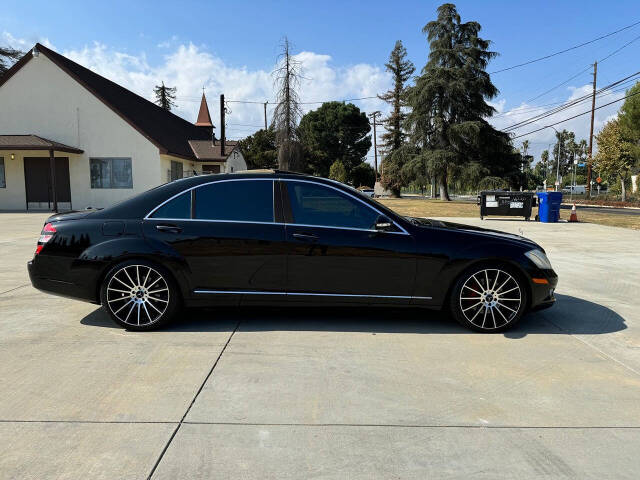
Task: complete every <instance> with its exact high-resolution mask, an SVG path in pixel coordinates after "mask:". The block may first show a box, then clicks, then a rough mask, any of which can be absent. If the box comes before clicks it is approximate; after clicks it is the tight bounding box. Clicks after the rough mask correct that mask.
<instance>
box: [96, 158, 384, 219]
mask: <svg viewBox="0 0 640 480" xmlns="http://www.w3.org/2000/svg"><path fill="white" fill-rule="evenodd" d="M243 178H246V179H252V178H270V179H274V180H275V179H291V180H302V179H304V180H308V181H313V182H314V183H320V184H325V185H330V186H334V187H337V188H340V189H341V190H343V191H345V192H348V193H352V194H353V192H357V190H356V189H354V188H352V187H350V186H348V185H345V184H343V183H340V182H337V181H335V180H331V179H328V178H323V177H315V176H313V175H307V174H304V173H297V172H289V171H286V170H244V171H238V172H234V173H216V174H208V175H194V176H192V177H187V178H181V179H179V180H174V181H172V182H169V183H165V184H163V185H159V186H157V187H155V188H152V189H151V190H147V191H146V192H143V193H140V194H138V195H135V196H133V197H131V198H129V199H126V200H124V201H122V202H120V203H117V204H115V205H113V206H110V207H107V208H105V209H102V210H98V211H96V212H93V213H92V214H91V216H92V217H93V218H118V219H140V218H144V217H145V216H146V215H147V213H149V212H150V211H151V210H153V209H154V208H155V207H156V206H158V205H159V204H160V203H162V202H164V201H165V200H167V199H169V198H171V197H172V196H175V195H177V194H179V193H181V192H183V191H185V190H189V189H191V188H194V187H197V186H199V185H203V184H206V183H211V182H217V181H222V180H238V179H243ZM358 193H359V192H358ZM378 208H379V206H378Z"/></svg>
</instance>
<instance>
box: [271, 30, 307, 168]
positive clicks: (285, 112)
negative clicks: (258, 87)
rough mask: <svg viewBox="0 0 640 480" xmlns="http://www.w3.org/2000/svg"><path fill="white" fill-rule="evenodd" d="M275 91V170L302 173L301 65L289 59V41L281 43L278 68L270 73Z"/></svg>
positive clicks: (293, 59) (285, 39)
mask: <svg viewBox="0 0 640 480" xmlns="http://www.w3.org/2000/svg"><path fill="white" fill-rule="evenodd" d="M273 76H274V87H275V90H276V92H277V93H276V108H275V111H274V112H273V126H274V128H275V131H276V145H277V146H278V166H279V168H281V169H282V170H290V171H294V172H301V171H303V170H304V165H303V160H302V159H303V155H302V146H301V145H300V142H299V140H298V122H299V121H300V118H301V117H302V108H301V107H300V97H299V96H298V89H299V88H300V79H301V78H302V73H301V65H300V62H298V61H297V60H296V59H295V58H293V56H292V55H291V45H290V44H289V39H287V37H285V38H284V40H283V42H282V53H280V55H279V56H278V66H277V68H276V69H275V70H274V72H273Z"/></svg>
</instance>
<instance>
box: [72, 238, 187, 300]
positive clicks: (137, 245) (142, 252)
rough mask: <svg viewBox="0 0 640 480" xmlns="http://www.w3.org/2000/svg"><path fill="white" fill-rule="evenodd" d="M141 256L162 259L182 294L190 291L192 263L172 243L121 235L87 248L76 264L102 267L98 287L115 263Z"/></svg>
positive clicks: (148, 258) (97, 282)
mask: <svg viewBox="0 0 640 480" xmlns="http://www.w3.org/2000/svg"><path fill="white" fill-rule="evenodd" d="M133 258H140V259H145V260H148V261H150V262H152V263H159V264H160V265H162V266H163V267H165V268H166V269H168V270H169V272H170V273H171V274H172V275H173V277H174V280H176V283H177V284H178V286H179V288H180V291H181V293H182V297H183V298H184V297H185V296H186V295H188V292H189V291H190V290H189V287H188V278H189V275H188V270H189V266H188V265H187V262H186V261H185V260H184V258H183V257H182V256H180V255H179V254H178V252H176V251H175V250H174V249H172V248H171V247H170V246H169V245H167V244H166V243H162V242H154V241H150V240H147V239H144V238H140V237H119V238H114V239H112V240H107V241H105V242H101V243H99V244H96V245H93V246H91V247H89V248H87V249H86V250H85V251H84V252H82V254H81V255H80V257H79V258H78V259H77V260H76V261H75V262H74V267H75V268H87V267H88V266H89V265H91V266H92V267H93V268H99V270H100V272H99V275H98V278H97V281H96V291H99V289H100V285H101V284H102V279H103V278H104V277H105V275H106V274H107V273H108V271H109V269H110V268H111V267H113V266H114V265H116V264H118V263H120V262H123V261H125V260H130V259H133Z"/></svg>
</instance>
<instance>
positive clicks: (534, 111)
mask: <svg viewBox="0 0 640 480" xmlns="http://www.w3.org/2000/svg"><path fill="white" fill-rule="evenodd" d="M567 93H568V96H567V98H566V100H564V102H563V103H567V102H570V101H573V100H578V99H580V98H582V97H585V99H584V101H580V102H579V103H576V104H575V105H572V106H571V107H568V108H567V109H565V110H562V111H560V112H558V113H555V114H553V115H550V116H548V117H545V118H542V119H540V120H536V121H535V122H532V123H530V124H528V125H525V126H522V127H519V128H517V129H515V130H512V132H513V134H514V135H516V136H517V135H521V134H525V133H528V132H531V131H534V130H537V129H539V128H541V127H544V126H546V125H550V124H552V123H556V122H558V121H560V120H564V119H566V118H571V117H573V116H575V115H578V114H580V113H583V112H587V111H590V110H591V95H590V94H591V93H592V86H591V85H590V84H585V85H581V86H577V87H576V86H571V87H568V88H567ZM624 96H625V93H624V91H614V90H605V91H603V92H602V93H600V94H598V96H597V97H596V108H597V107H599V106H601V105H604V104H607V103H609V102H613V101H614V100H618V99H620V98H622V97H624ZM498 103H500V102H498ZM494 106H495V105H494ZM501 106H502V107H503V108H504V102H503V103H502V105H501ZM620 106H621V102H617V103H614V104H612V105H608V106H606V107H603V108H601V109H599V110H596V111H595V117H594V127H593V131H594V135H595V134H596V133H597V132H598V131H600V129H601V128H602V127H603V126H604V124H605V123H606V122H607V121H609V120H611V119H612V118H615V117H616V116H617V114H618V113H617V112H618V109H619V108H620ZM496 108H497V107H496ZM553 108H555V106H553V105H546V106H541V105H539V104H538V105H534V104H527V103H521V104H520V105H518V106H517V107H515V108H511V109H509V110H506V111H504V110H499V112H501V113H499V114H498V115H496V116H495V117H494V118H492V119H491V120H490V121H491V123H492V124H493V125H494V126H495V127H496V128H499V129H504V128H506V127H508V126H510V125H514V124H516V123H518V122H522V121H525V120H527V119H529V118H532V117H534V116H536V115H539V114H543V113H544V112H547V111H549V110H551V109H553ZM590 123H591V115H590V114H586V115H581V116H579V117H577V118H574V119H572V120H568V121H566V122H563V123H559V124H557V125H554V127H555V128H556V129H557V130H558V131H562V130H563V129H566V130H569V131H572V132H575V134H576V139H577V140H581V139H586V140H587V141H588V139H589V128H590ZM524 140H529V142H530V144H531V147H530V149H529V152H530V154H532V155H534V157H535V158H536V160H538V159H539V158H540V154H541V153H542V151H543V150H545V149H547V148H549V144H552V143H555V142H556V137H555V132H554V131H553V129H552V128H545V129H543V130H540V131H539V132H535V133H532V134H531V135H527V136H524V137H520V138H517V139H515V140H514V145H515V146H516V147H519V146H520V145H521V144H522V142H523V141H524ZM596 149H597V145H596V142H595V140H594V153H595V151H596Z"/></svg>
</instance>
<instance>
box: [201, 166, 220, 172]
mask: <svg viewBox="0 0 640 480" xmlns="http://www.w3.org/2000/svg"><path fill="white" fill-rule="evenodd" d="M202 173H206V174H209V173H220V165H203V166H202Z"/></svg>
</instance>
